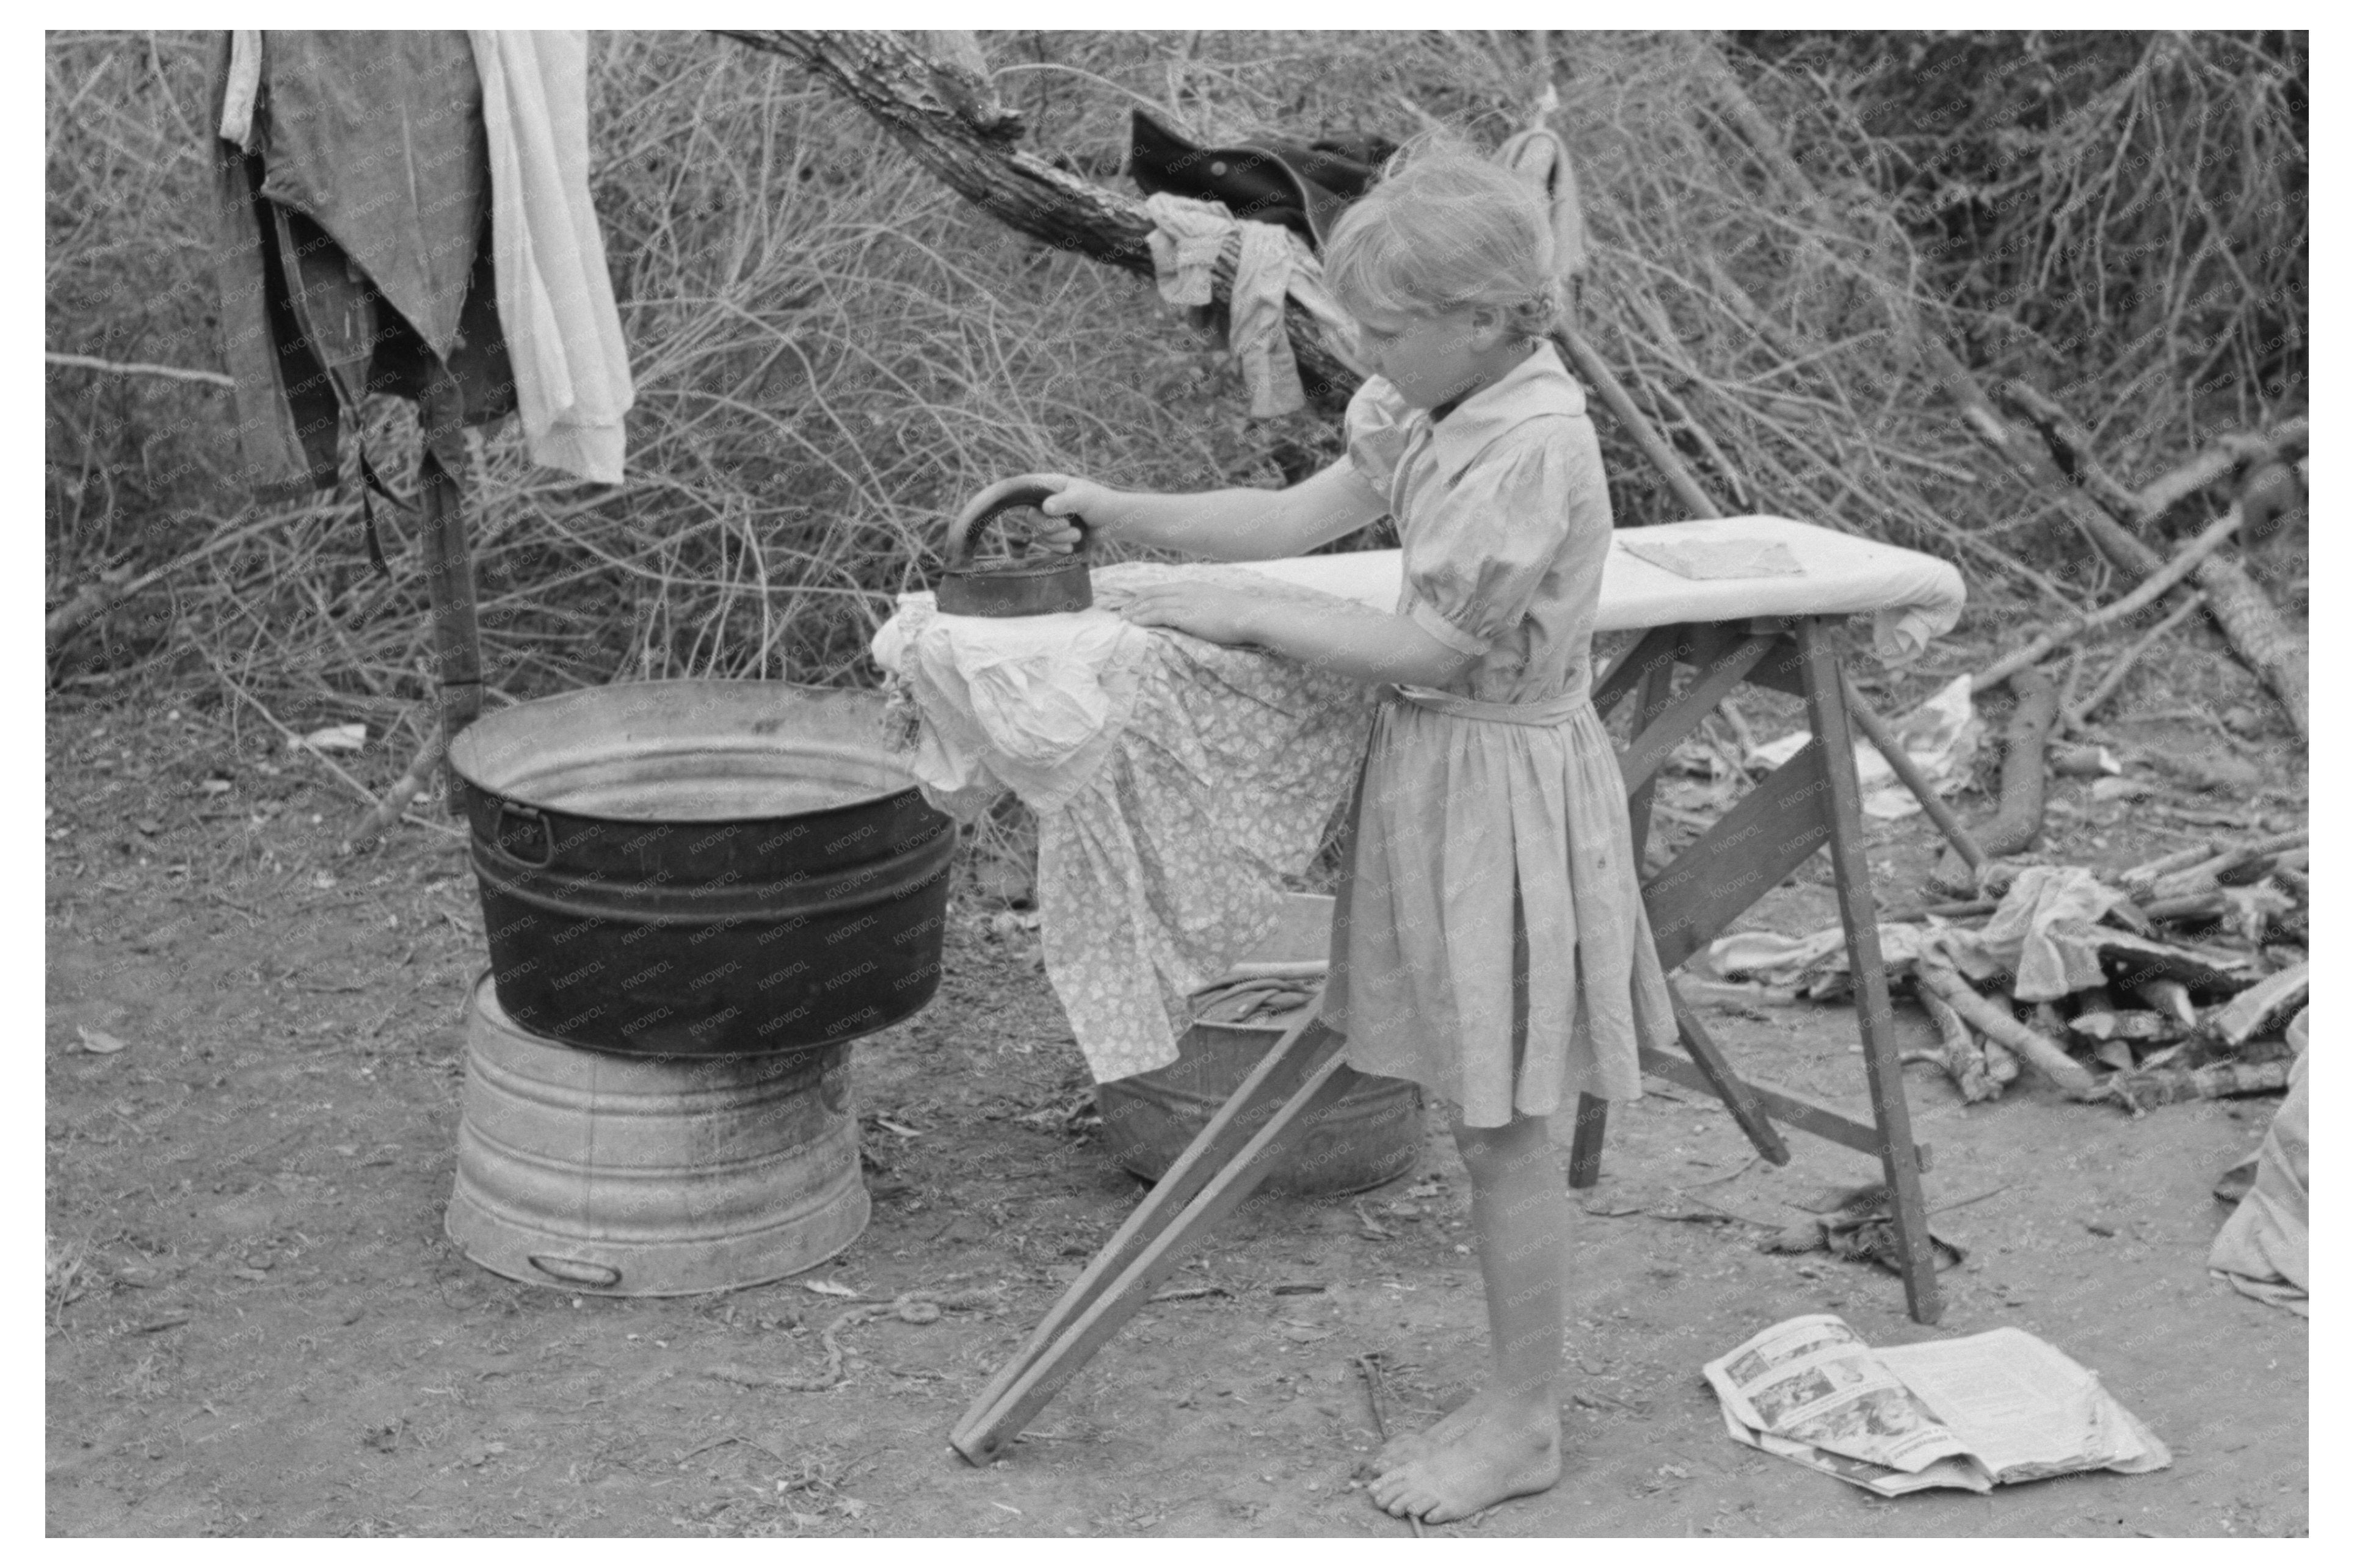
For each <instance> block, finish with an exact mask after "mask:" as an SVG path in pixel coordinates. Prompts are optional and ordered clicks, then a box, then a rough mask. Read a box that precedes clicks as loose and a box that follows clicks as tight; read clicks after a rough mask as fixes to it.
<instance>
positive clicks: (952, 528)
mask: <svg viewBox="0 0 2354 1568" xmlns="http://www.w3.org/2000/svg"><path fill="white" fill-rule="evenodd" d="M1058 493H1060V492H1059V490H1058V487H1056V486H1055V485H1052V484H1048V483H1046V482H1045V481H1044V479H1042V478H1041V477H1040V476H1039V475H1037V474H1034V473H1024V474H1017V475H1015V476H1014V477H1013V478H1012V479H1002V480H999V481H998V482H996V483H995V484H992V485H991V486H990V487H989V488H988V489H987V490H984V491H982V492H981V493H980V494H979V495H976V496H974V497H973V498H972V499H971V500H970V501H968V502H966V503H965V507H964V510H963V511H962V512H960V513H958V514H957V515H956V520H955V521H954V522H952V523H950V524H949V537H948V546H947V548H946V549H945V550H944V551H943V552H942V555H943V556H944V558H945V559H946V561H947V563H948V569H949V571H952V572H961V571H965V570H967V569H969V567H970V563H971V561H972V535H973V534H974V533H975V532H976V531H977V530H979V529H980V528H981V525H982V524H986V523H988V522H990V521H991V519H993V518H995V517H996V516H997V514H999V513H1001V512H1010V511H1012V510H1013V508H1014V507H1017V506H1036V505H1038V504H1039V503H1042V502H1044V500H1045V499H1046V498H1047V497H1048V496H1050V495H1055V494H1058ZM1061 521H1063V522H1065V523H1068V524H1071V525H1072V526H1073V527H1075V528H1076V529H1077V530H1078V531H1079V542H1078V544H1077V545H1076V546H1075V547H1074V548H1073V549H1072V551H1071V558H1072V559H1073V560H1075V561H1080V562H1084V561H1086V560H1087V545H1088V542H1089V541H1090V540H1091V539H1092V538H1093V537H1094V530H1093V529H1091V528H1089V527H1088V526H1087V519H1086V518H1084V517H1082V516H1080V515H1079V514H1077V513H1076V512H1073V513H1066V514H1064V516H1063V517H1062V519H1061Z"/></svg>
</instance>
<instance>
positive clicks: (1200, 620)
mask: <svg viewBox="0 0 2354 1568" xmlns="http://www.w3.org/2000/svg"><path fill="white" fill-rule="evenodd" d="M1309 482H1310V483H1311V484H1312V483H1314V481H1313V480H1310V481H1309ZM1327 599H1328V600H1329V602H1322V603H1320V602H1317V601H1316V600H1313V599H1308V598H1307V597H1306V596H1304V595H1297V594H1283V595H1279V596H1270V595H1262V594H1257V593H1252V592H1250V591H1248V590H1246V589H1236V588H1223V587H1220V586H1217V585H1215V584H1209V583H1160V584H1156V585H1154V586H1152V587H1150V588H1139V589H1138V590H1137V592H1136V596H1135V597H1134V598H1133V599H1130V600H1129V603H1128V604H1127V605H1126V606H1125V607H1124V608H1123V609H1121V611H1120V613H1121V614H1122V615H1123V616H1125V617H1126V618H1127V619H1129V620H1132V621H1134V622H1135V623H1136V624H1138V625H1140V626H1168V627H1173V628H1175V629H1176V630H1180V631H1186V632H1191V633H1192V634H1193V636H1195V637H1199V638H1203V639H1204V640H1206V641H1211V642H1224V643H1229V644H1239V645H1247V646H1250V647H1256V648H1264V649H1266V650H1267V652H1270V653H1280V654H1282V655H1283V656H1284V657H1285V658H1287V659H1296V660H1298V661H1299V662H1301V663H1303V664H1312V665H1314V666H1316V667H1317V668H1318V669H1320V670H1330V671H1331V672H1332V673H1334V674H1338V675H1345V676H1347V677H1348V678H1349V679H1351V680H1353V681H1363V682H1366V683H1375V682H1388V683H1393V684H1396V685H1405V686H1444V685H1446V684H1447V683H1448V682H1449V681H1451V680H1453V679H1454V678H1455V677H1456V676H1457V675H1458V674H1460V673H1462V671H1463V667H1464V666H1465V665H1467V664H1469V663H1470V662H1471V661H1472V660H1473V659H1474V658H1475V657H1477V655H1474V654H1470V653H1465V652H1458V650H1456V649H1453V648H1450V647H1448V646H1447V644H1446V643H1444V642H1441V641H1438V639H1437V638H1436V637H1433V636H1432V635H1431V634H1430V633H1429V632H1427V631H1425V630H1423V629H1422V628H1421V627H1419V626H1416V624H1415V623H1414V622H1413V621H1411V620H1407V619H1406V618H1405V616H1403V615H1385V614H1384V613H1383V612H1382V611H1380V610H1378V609H1367V608H1366V607H1365V606H1363V605H1361V604H1358V603H1355V602H1354V601H1353V600H1350V599H1341V598H1339V597H1338V596H1327Z"/></svg>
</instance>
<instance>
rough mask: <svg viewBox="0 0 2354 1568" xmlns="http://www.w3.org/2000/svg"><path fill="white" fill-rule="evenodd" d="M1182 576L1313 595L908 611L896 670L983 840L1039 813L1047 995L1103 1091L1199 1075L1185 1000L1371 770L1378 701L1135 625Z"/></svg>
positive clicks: (1308, 673) (1275, 905) (901, 621)
mask: <svg viewBox="0 0 2354 1568" xmlns="http://www.w3.org/2000/svg"><path fill="white" fill-rule="evenodd" d="M1171 577H1187V578H1193V579H1196V580H1199V579H1203V578H1207V579H1209V580H1213V581H1218V582H1222V583H1228V584H1231V585H1233V586H1235V587H1240V588H1247V589H1249V590H1250V591H1254V592H1259V593H1275V594H1297V593H1299V592H1300V591H1301V590H1299V589H1291V588H1284V587H1282V586H1280V585H1276V584H1272V583H1270V582H1268V580H1267V578H1265V577H1260V576H1258V575H1257V574H1256V573H1251V572H1247V571H1244V570H1242V569H1241V568H1239V567H1217V566H1196V567H1164V566H1155V565H1149V564H1142V563H1131V564H1128V565H1122V566H1113V567H1102V568H1100V569H1098V570H1097V572H1096V573H1095V575H1094V581H1095V599H1096V608H1095V609H1090V610H1085V611H1080V612H1077V613H1075V614H1065V615H1052V616H1034V617H1029V618H1025V619H1023V620H987V619H984V618H981V617H974V616H943V615H939V614H938V613H937V612H936V611H935V609H934V608H933V603H932V596H931V595H929V594H908V595H905V596H903V597H902V598H901V599H900V601H899V609H898V613H897V614H896V615H895V616H893V617H892V619H891V620H889V621H888V622H886V623H885V625H884V627H883V629H882V630H880V631H878V632H877V633H876V634H875V646H874V652H875V662H877V663H879V664H881V665H882V666H883V667H884V668H885V670H887V671H889V672H891V673H892V674H893V676H894V677H895V680H896V683H898V684H899V686H900V688H901V690H902V692H903V694H905V695H906V696H907V699H908V700H909V701H911V702H912V703H913V705H915V707H916V709H917V711H918V713H919V714H920V715H921V724H920V726H919V735H918V739H917V751H916V753H915V756H914V758H913V761H912V764H911V766H912V768H913V770H914V772H915V773H916V776H917V779H918V780H919V781H920V782H921V783H922V784H923V786H924V791H925V793H926V795H927V796H928V797H930V798H931V799H932V800H933V801H934V803H935V804H937V805H938V806H940V807H941V808H942V809H943V810H949V811H951V812H952V813H954V814H957V815H960V816H963V817H965V818H967V819H968V820H969V819H970V818H971V817H973V816H976V815H978V814H979V813H980V811H981V810H983V809H984V808H985V807H986V806H987V804H988V803H989V802H990V801H991V800H994V799H995V798H997V797H998V796H999V795H1001V794H1002V793H1004V792H1005V790H1007V789H1012V790H1013V791H1014V792H1015V793H1016V794H1018V795H1020V796H1021V798H1022V799H1023V800H1024V801H1025V802H1026V803H1028V804H1030V805H1031V806H1032V807H1033V808H1034V810H1036V812H1037V817H1038V835H1039V842H1038V884H1037V898H1038V911H1039V934H1040V937H1041V939H1042V941H1043V944H1044V956H1045V960H1046V977H1047V979H1048V980H1050V981H1052V982H1053V984H1054V987H1055V995H1056V996H1057V997H1058V998H1059V999H1060V1000H1061V1001H1062V1003H1063V1011H1064V1012H1065V1014H1066V1016H1067V1017H1068V1018H1069V1020H1070V1024H1071V1033H1072V1034H1073V1036H1074V1037H1075V1038H1076V1041H1077V1043H1078V1046H1079V1050H1080V1054H1082V1055H1083V1056H1085V1057H1086V1059H1087V1066H1088V1069H1089V1070H1090V1071H1091V1072H1092V1073H1093V1075H1095V1078H1096V1081H1097V1082H1098V1083H1103V1082H1108V1081H1109V1080H1111V1079H1114V1078H1124V1077H1127V1076H1129V1075H1131V1074H1136V1073H1143V1072H1149V1071H1150V1070H1152V1069H1153V1068H1156V1067H1163V1066H1167V1065H1169V1064H1170V1063H1172V1062H1174V1061H1175V1060H1176V1059H1177V1035H1178V1033H1180V1032H1181V1031H1182V1028H1183V1026H1184V1023H1185V1021H1186V1014H1185V1012H1184V1008H1183V998H1184V997H1185V996H1186V995H1187V994H1189V993H1190V992H1192V991H1196V990H1198V989H1200V988H1201V987H1202V986H1204V985H1206V984H1208V983H1209V982H1210V981H1212V980H1215V979H1216V978H1217V977H1218V976H1219V975H1221V974H1222V973H1224V972H1225V969H1226V968H1227V966H1228V965H1230V964H1231V963H1233V962H1234V961H1235V959H1239V958H1241V957H1243V956H1244V955H1245V954H1246V952H1248V951H1249V950H1250V949H1251V948H1253V947H1255V946H1256V945H1257V943H1258V942H1260V941H1261V940H1262V939H1264V938H1266V937H1267V935H1268V933H1270V932H1271V931H1272V930H1273V929H1274V928H1275V926H1276V924H1277V922H1278V920H1279V919H1280V918H1281V916H1282V913H1283V908H1284V895H1285V892H1286V885H1287V882H1286V879H1287V878H1288V877H1292V876H1296V875H1298V874H1299V873H1301V872H1304V871H1305V870H1307V868H1308V866H1309V864H1310V862H1311V861H1312V860H1313V859H1314V857H1315V854H1316V852H1317V850H1318V848H1319V846H1320V844H1321V842H1322V841H1323V834H1324V830H1325V828H1326V826H1327V824H1328V823H1329V822H1330V821H1331V817H1332V814H1333V810H1334V808H1335V807H1337V806H1338V805H1339V804H1340V803H1341V800H1342V799H1343V798H1344V797H1345V795H1346V793H1347V789H1348V784H1349V779H1350V778H1351V777H1352V772H1353V770H1354V768H1355V767H1356V765H1357V762H1358V759H1359V758H1360V757H1361V756H1362V754H1363V747H1364V738H1365V732H1366V726H1367V723H1368V721H1369V718H1370V693H1369V692H1368V690H1367V688H1365V687H1364V686H1363V685H1361V684H1359V683H1355V682H1353V681H1348V680H1344V679H1342V678H1341V677H1338V676H1335V675H1331V674H1327V673H1321V672H1319V671H1317V670H1314V669H1312V668H1310V667H1309V666H1307V665H1303V664H1299V663H1296V662H1292V661H1290V660H1288V659H1281V658H1278V657H1276V656H1274V655H1272V654H1268V653H1263V652H1256V651H1253V650H1250V649H1244V648H1224V647H1220V646H1218V645H1217V644H1215V643H1212V642H1204V641H1201V640H1200V639H1198V638H1194V637H1189V636H1187V635H1185V634H1184V633H1182V632H1178V631H1171V630H1148V629H1145V628H1142V627H1136V626H1130V625H1129V624H1128V623H1127V622H1125V621H1122V620H1119V616H1118V615H1117V614H1116V613H1114V612H1115V611H1116V610H1117V609H1119V606H1120V605H1121V604H1122V603H1124V602H1125V601H1126V600H1127V599H1128V597H1129V595H1130V594H1131V593H1133V592H1134V591H1135V590H1136V589H1137V588H1140V587H1142V586H1144V585H1145V584H1148V583H1152V582H1159V581H1165V580H1168V579H1169V578H1171Z"/></svg>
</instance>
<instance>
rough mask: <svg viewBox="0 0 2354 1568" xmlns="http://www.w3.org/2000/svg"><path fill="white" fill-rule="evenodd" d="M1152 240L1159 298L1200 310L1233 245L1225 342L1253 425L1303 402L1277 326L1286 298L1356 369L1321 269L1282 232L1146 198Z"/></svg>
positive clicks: (1348, 328)
mask: <svg viewBox="0 0 2354 1568" xmlns="http://www.w3.org/2000/svg"><path fill="white" fill-rule="evenodd" d="M1144 207H1145V210H1146V211H1147V212H1149V213H1150V214H1151V216H1152V225H1153V228H1152V233H1151V234H1150V236H1148V237H1147V238H1146V241H1145V243H1146V244H1147V245H1148V246H1149V247H1150V249H1151V251H1152V270H1153V275H1154V277H1155V279H1156V280H1157V281H1158V283H1159V285H1160V289H1161V298H1162V299H1164V300H1166V301H1168V302H1170V303H1171V304H1172V305H1183V306H1186V307H1188V308H1193V309H1199V308H1201V307H1204V306H1206V305H1208V304H1209V303H1210V302H1211V301H1212V300H1213V299H1214V297H1215V296H1214V291H1213V288H1212V282H1211V269H1212V267H1213V266H1214V263H1215V262H1216V261H1217V259H1218V257H1219V254H1220V253H1221V252H1222V251H1223V250H1224V249H1225V245H1226V241H1227V239H1228V238H1229V237H1233V238H1234V239H1235V280H1234V284H1233V286H1232V288H1231V289H1230V290H1229V291H1228V295H1227V302H1226V342H1227V344H1228V347H1229V348H1230V350H1231V351H1232V353H1233V354H1234V356H1235V362H1236V363H1237V364H1239V365H1240V366H1241V367H1242V373H1243V383H1244V385H1245V386H1246V387H1247V388H1248V389H1249V392H1250V410H1251V415H1252V417H1253V418H1261V419H1264V418H1269V417H1271V416H1273V415H1277V414H1288V413H1289V412H1291V411H1292V410H1293V409H1295V408H1299V407H1300V406H1301V405H1302V404H1304V403H1305V402H1306V401H1307V397H1306V395H1305V394H1304V393H1303V392H1302V391H1301V389H1300V386H1299V362H1298V361H1297V360H1296V359H1295V358H1294V357H1293V356H1292V352H1291V338H1290V336H1289V334H1288V333H1287V332H1286V331H1285V328H1284V324H1283V302H1284V297H1285V296H1286V295H1287V294H1288V295H1289V296H1290V297H1291V298H1292V299H1295V300H1297V301H1299V303H1300V306H1301V308H1303V309H1304V310H1306V311H1307V312H1308V313H1309V314H1310V315H1311V316H1313V317H1314V318H1315V319H1316V323H1317V326H1318V329H1319V335H1320V337H1321V338H1322V339H1323V341H1324V345H1325V347H1326V348H1328V349H1330V350H1331V352H1332V354H1333V355H1335V356H1336V357H1338V358H1340V359H1341V361H1342V362H1344V363H1347V364H1351V365H1353V364H1355V362H1356V351H1357V344H1356V332H1355V328H1354V327H1353V326H1352V325H1351V323H1350V322H1349V318H1348V315H1347V313H1345V312H1343V311H1342V310H1341V307H1340V305H1339V304H1338V303H1337V302H1335V301H1334V300H1333V299H1332V297H1331V295H1330V294H1328V293H1326V292H1325V291H1324V269H1323V265H1322V263H1320V261H1318V260H1317V259H1316V254H1315V252H1314V251H1312V250H1310V249H1309V248H1308V242H1307V241H1306V240H1304V239H1302V238H1299V236H1298V235H1296V234H1294V233H1292V232H1291V230H1289V229H1288V228H1281V227H1278V226H1277V225H1274V224H1267V223H1246V222H1241V221H1238V220H1236V219H1235V217H1233V216H1232V215H1230V214H1229V213H1228V212H1227V211H1226V209H1225V207H1220V206H1219V205H1218V204H1216V203H1215V202H1207V201H1196V200H1193V198H1191V197H1189V196H1171V195H1168V194H1167V193H1165V192H1164V193H1162V194H1161V195H1158V196H1148V197H1146V198H1145V203H1144Z"/></svg>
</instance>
